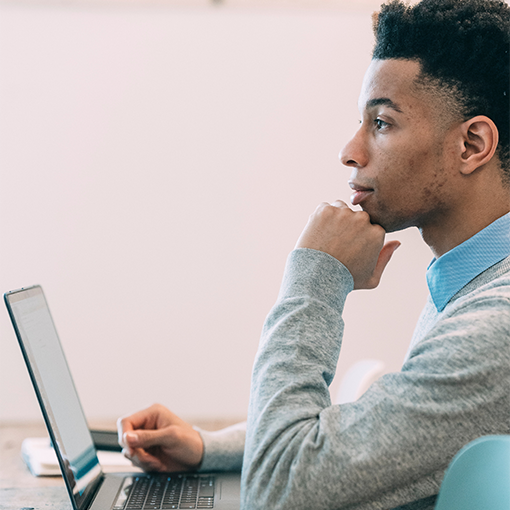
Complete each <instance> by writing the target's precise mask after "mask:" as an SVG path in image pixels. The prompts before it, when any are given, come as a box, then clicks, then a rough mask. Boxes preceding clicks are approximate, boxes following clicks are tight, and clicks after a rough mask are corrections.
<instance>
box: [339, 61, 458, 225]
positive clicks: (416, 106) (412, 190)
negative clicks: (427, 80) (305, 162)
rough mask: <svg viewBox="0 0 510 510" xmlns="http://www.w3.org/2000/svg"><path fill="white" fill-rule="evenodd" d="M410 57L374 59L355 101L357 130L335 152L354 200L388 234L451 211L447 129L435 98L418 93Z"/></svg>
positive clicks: (452, 173)
mask: <svg viewBox="0 0 510 510" xmlns="http://www.w3.org/2000/svg"><path fill="white" fill-rule="evenodd" d="M419 71H420V65H419V64H418V62H415V61H411V60H373V61H372V63H371V64H370V66H369V68H368V70H367V73H366V75H365V79H364V81H363V86H362V89H361V94H360V98H359V110H360V113H361V116H362V120H361V125H360V128H359V130H358V131H357V132H356V134H355V135H354V137H353V138H352V139H351V141H350V142H349V143H348V144H347V145H346V146H345V147H344V149H343V150H342V152H341V154H340V159H341V161H342V163H343V164H344V165H346V166H349V167H351V168H352V173H351V178H350V180H349V185H350V186H351V188H352V189H353V195H352V196H351V201H352V203H353V205H357V204H360V205H361V207H362V209H363V210H364V211H366V212H367V213H368V214H369V215H370V218H371V221H372V223H377V224H379V225H381V226H382V227H383V228H384V229H385V230H386V231H387V232H392V231H395V230H401V229H403V228H407V227H410V226H417V227H419V228H426V227H428V226H431V225H433V224H434V223H436V224H437V222H438V221H439V222H440V221H441V219H444V218H445V214H447V213H448V210H449V209H450V208H452V207H453V206H454V203H453V202H454V199H455V195H454V193H453V191H454V187H455V186H454V183H453V179H454V176H455V173H456V172H455V168H454V165H453V164H452V161H453V158H452V155H453V153H454V152H453V151H452V150H451V149H452V147H453V146H452V141H453V138H452V136H451V134H452V130H451V129H446V128H445V121H444V116H443V115H441V109H440V107H441V105H440V103H439V100H438V99H437V98H435V97H434V96H433V95H432V94H430V93H429V92H426V91H424V90H420V89H418V88H417V87H416V85H415V79H416V77H417V75H418V74H419Z"/></svg>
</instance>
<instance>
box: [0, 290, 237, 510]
mask: <svg viewBox="0 0 510 510" xmlns="http://www.w3.org/2000/svg"><path fill="white" fill-rule="evenodd" d="M4 299H5V303H6V305H7V309H8V311H9V315H10V317H11V321H12V324H13V326H14V330H15V332H16V336H17V337H18V340H19V344H20V347H21V350H22V352H23V357H24V358H25V362H26V364H27V368H28V372H29V374H30V378H31V379H32V383H33V385H34V389H35V392H36V394H37V398H38V400H39V404H40V406H41V410H42V413H43V416H44V420H45V422H46V426H47V427H48V432H49V435H50V438H51V441H52V443H53V445H54V447H55V452H56V454H57V457H58V461H59V464H60V469H61V471H62V476H63V478H64V480H65V484H66V487H67V490H68V492H69V497H70V499H71V503H72V505H73V508H74V509H75V510H110V509H114V510H121V509H126V510H136V509H142V508H147V509H149V508H150V509H151V510H155V509H165V510H166V509H171V508H202V509H203V508H214V509H216V510H234V509H235V510H237V509H239V507H240V475H239V473H200V474H190V473H175V474H174V473H166V474H160V473H152V474H147V473H108V474H105V473H103V472H102V470H101V466H100V464H99V461H98V460H97V454H96V449H95V447H94V443H93V441H92V437H91V435H90V431H89V428H88V425H87V421H86V419H85V415H84V413H83V409H82V406H81V403H80V400H79V398H78V394H77V392H76V388H75V386H74V382H73V379H72V377H71V373H70V371H69V366H68V364H67V361H66V358H65V356H64V351H63V350H62V346H61V343H60V340H59V337H58V335H57V331H56V329H55V326H54V323H53V319H52V317H51V314H50V311H49V308H48V304H47V302H46V299H45V297H44V293H43V290H42V288H41V287H40V286H38V285H36V286H33V287H29V288H24V289H20V290H15V291H12V292H8V293H6V294H5V295H4Z"/></svg>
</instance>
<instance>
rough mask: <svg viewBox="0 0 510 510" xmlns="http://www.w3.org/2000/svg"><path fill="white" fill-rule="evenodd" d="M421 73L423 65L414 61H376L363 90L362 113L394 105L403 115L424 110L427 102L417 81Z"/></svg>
mask: <svg viewBox="0 0 510 510" xmlns="http://www.w3.org/2000/svg"><path fill="white" fill-rule="evenodd" d="M420 70H421V67H420V64H419V63H418V62H416V61H414V60H392V59H390V60H372V62H371V63H370V65H369V67H368V69H367V72H366V73H365V78H364V79H363V85H362V87H361V93H360V96H359V103H358V106H359V109H360V112H363V111H365V109H366V108H367V107H371V106H377V105H378V104H387V105H388V104H389V105H390V106H391V103H392V104H393V105H396V106H398V108H399V109H400V110H401V113H406V111H408V110H409V109H415V108H419V107H424V106H425V105H426V104H427V101H424V99H425V98H424V97H423V93H422V92H420V91H419V90H418V89H417V87H416V82H415V80H416V78H417V77H418V75H419V73H420ZM381 100H383V101H381ZM387 100H389V101H387ZM390 102H391V103H390Z"/></svg>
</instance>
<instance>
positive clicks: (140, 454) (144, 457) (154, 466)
mask: <svg viewBox="0 0 510 510" xmlns="http://www.w3.org/2000/svg"><path fill="white" fill-rule="evenodd" d="M127 458H128V459H129V460H130V461H131V462H132V463H133V464H134V465H135V466H137V467H139V468H141V469H143V470H144V471H165V470H166V468H165V466H164V465H163V463H162V462H161V460H160V459H158V458H157V457H155V456H154V455H151V454H150V453H148V452H146V451H145V450H143V449H141V448H137V449H136V450H135V451H134V452H133V454H132V455H129V456H128V457H127Z"/></svg>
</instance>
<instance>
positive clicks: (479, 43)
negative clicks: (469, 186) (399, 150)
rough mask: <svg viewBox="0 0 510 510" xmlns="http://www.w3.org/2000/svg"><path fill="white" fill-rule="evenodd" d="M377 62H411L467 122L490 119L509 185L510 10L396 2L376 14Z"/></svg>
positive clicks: (491, 3)
mask: <svg viewBox="0 0 510 510" xmlns="http://www.w3.org/2000/svg"><path fill="white" fill-rule="evenodd" d="M374 33H375V37H376V42H375V47H374V51H373V55H372V58H373V59H380V60H387V59H409V60H415V61H418V62H419V63H420V65H421V76H420V78H421V79H423V80H424V82H428V83H432V84H434V85H436V86H437V87H440V88H441V89H442V90H443V92H445V91H447V92H448V94H449V96H450V97H449V99H451V102H453V104H454V105H455V110H457V111H459V112H461V115H462V116H463V117H464V120H468V119H469V118H472V117H475V116H477V115H485V116H487V117H489V118H490V119H491V120H492V121H493V122H494V123H495V124H496V126H497V128H498V131H499V145H498V149H497V153H496V154H497V155H498V157H499V160H500V162H501V166H502V168H503V170H504V173H505V176H506V179H505V180H506V181H507V182H509V181H510V149H509V144H510V130H509V122H510V91H509V87H510V71H509V67H510V55H509V49H510V6H509V5H508V4H507V3H505V2H502V1H496V0H422V1H421V2H420V3H418V4H416V5H408V4H405V3H403V2H402V1H401V0H392V1H390V2H388V3H386V4H384V5H382V7H381V10H380V12H379V13H376V14H374Z"/></svg>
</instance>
